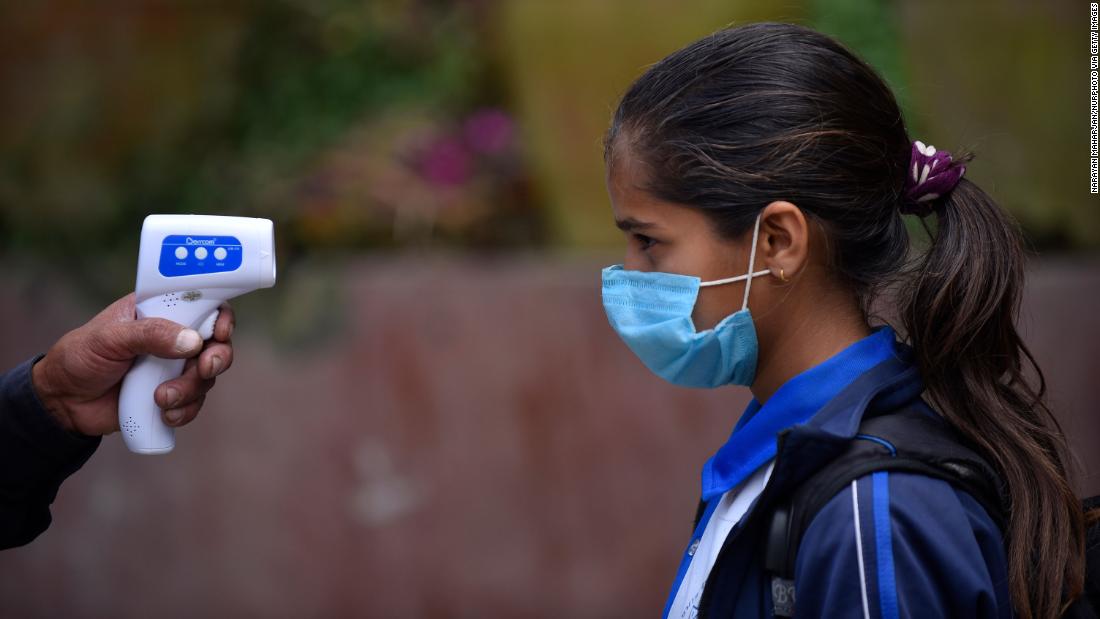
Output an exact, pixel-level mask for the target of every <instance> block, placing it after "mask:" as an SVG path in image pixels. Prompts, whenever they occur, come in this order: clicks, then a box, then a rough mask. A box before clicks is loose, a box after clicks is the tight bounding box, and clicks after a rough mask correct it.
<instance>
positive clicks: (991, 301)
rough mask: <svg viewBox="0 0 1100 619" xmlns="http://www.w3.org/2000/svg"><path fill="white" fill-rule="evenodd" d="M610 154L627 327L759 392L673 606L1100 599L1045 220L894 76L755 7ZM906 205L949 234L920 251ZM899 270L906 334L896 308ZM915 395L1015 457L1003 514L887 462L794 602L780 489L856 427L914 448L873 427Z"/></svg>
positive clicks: (824, 458)
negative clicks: (1029, 237) (1062, 417)
mask: <svg viewBox="0 0 1100 619" xmlns="http://www.w3.org/2000/svg"><path fill="white" fill-rule="evenodd" d="M605 157H606V161H607V183H608V190H609V192H610V196H611V203H612V209H613V211H614V216H615V220H616V223H617V224H618V226H619V228H621V229H622V230H623V231H624V232H625V233H626V235H627V237H628V239H629V247H628V249H627V253H626V258H625V261H624V264H623V265H616V266H613V267H608V268H607V269H605V270H604V273H603V300H604V307H605V309H606V310H607V314H608V317H609V319H610V322H611V324H612V326H613V327H614V329H615V330H616V331H617V332H618V334H619V335H620V336H621V337H622V339H623V340H624V342H625V343H626V344H627V345H628V346H629V347H630V348H631V350H633V351H634V352H635V353H636V354H637V355H638V357H640V359H641V360H642V361H643V362H644V363H645V365H646V366H647V367H648V368H649V369H650V370H651V371H653V372H654V373H655V374H657V375H659V376H661V377H662V378H664V379H666V380H668V381H671V382H673V383H675V384H678V385H684V386H692V387H720V386H723V385H730V384H733V385H744V386H748V387H750V388H751V390H752V394H753V396H754V398H753V400H752V401H751V402H750V404H749V405H748V408H747V409H746V410H745V411H744V412H743V413H742V415H741V417H740V419H739V421H738V422H737V425H736V427H735V428H734V430H733V433H732V435H731V436H730V438H729V440H728V442H727V443H726V444H725V445H723V446H722V447H721V448H720V449H719V450H718V452H717V453H716V454H715V455H714V456H713V457H712V458H711V459H710V460H709V461H708V462H707V463H706V465H705V466H704V469H703V475H702V477H703V479H702V482H703V490H702V503H701V513H700V517H699V519H698V524H697V526H696V528H695V531H694V534H693V536H692V537H691V539H690V541H689V543H688V546H687V549H686V551H685V553H684V556H683V559H682V563H681V565H680V569H679V571H678V573H677V576H676V580H675V583H674V585H673V587H672V590H671V592H670V595H669V599H668V603H667V605H666V608H665V613H664V614H665V616H666V617H671V618H675V619H679V618H687V617H695V616H712V617H714V616H723V617H724V616H736V617H763V616H769V617H770V616H772V615H773V614H777V615H780V614H790V613H791V612H794V613H796V616H806V617H811V616H813V617H817V616H828V617H849V616H850V617H898V616H906V617H939V616H953V617H1009V616H1013V613H1014V612H1015V613H1017V614H1018V615H1019V616H1023V617H1044V618H1045V617H1054V616H1057V615H1059V614H1060V612H1061V610H1062V609H1063V608H1064V606H1065V605H1066V604H1067V602H1068V601H1070V600H1072V599H1073V598H1074V597H1076V596H1077V595H1079V593H1080V592H1081V590H1082V579H1083V570H1084V566H1083V565H1084V564H1083V535H1084V516H1083V513H1082V510H1081V505H1080V502H1079V501H1078V500H1077V498H1076V497H1075V496H1074V493H1073V492H1072V490H1071V488H1070V485H1069V484H1068V482H1067V481H1066V465H1065V460H1064V456H1063V455H1062V454H1064V449H1065V444H1064V438H1063V436H1062V435H1061V433H1060V431H1059V429H1058V427H1057V424H1056V423H1055V422H1054V421H1053V418H1052V417H1051V414H1050V411H1049V410H1048V408H1047V406H1046V405H1045V404H1044V402H1043V391H1044V389H1043V386H1042V385H1043V383H1042V374H1041V372H1039V368H1038V367H1036V366H1035V362H1034V359H1033V358H1032V357H1031V354H1030V353H1029V352H1028V350H1027V348H1026V347H1025V346H1024V343H1023V342H1022V341H1021V339H1020V336H1019V334H1018V333H1017V331H1016V328H1015V326H1014V324H1015V322H1014V321H1015V317H1016V313H1017V309H1018V305H1019V298H1020V289H1021V286H1022V283H1023V282H1022V278H1023V270H1024V266H1025V260H1024V253H1023V251H1022V249H1021V238H1020V233H1019V231H1018V229H1017V225H1016V223H1015V222H1014V221H1013V220H1012V218H1011V217H1010V216H1009V215H1008V213H1006V212H1005V211H1004V210H1002V209H1001V208H1000V207H999V206H998V205H997V204H996V203H995V202H994V201H993V200H992V199H991V198H990V197H989V196H988V195H987V194H986V193H985V192H983V191H982V190H981V189H980V188H979V187H978V186H977V185H975V184H974V183H972V182H971V181H969V180H967V179H966V178H965V177H964V173H965V166H964V165H963V163H965V162H966V161H969V160H970V159H971V158H972V155H970V154H966V155H964V156H959V157H952V156H951V154H950V153H948V152H946V151H944V150H942V149H936V148H935V147H933V146H932V145H930V144H924V143H922V142H921V141H914V140H913V139H912V138H911V136H910V135H909V134H908V133H907V132H906V128H905V124H904V122H903V120H902V117H901V112H900V110H899V109H898V105H897V102H896V101H895V99H894V96H893V94H892V93H891V91H890V90H889V88H888V87H887V85H886V84H885V83H884V82H883V80H882V79H881V78H880V77H879V76H878V75H877V74H876V73H875V71H874V70H873V69H871V68H870V67H869V66H868V65H867V64H866V63H864V62H863V61H861V60H860V59H859V58H857V57H856V56H855V55H854V54H853V53H852V52H850V51H849V50H847V49H845V48H844V47H843V46H842V45H840V44H839V43H838V42H836V41H834V40H833V39H831V38H829V37H827V36H824V35H822V34H820V33H817V32H814V31H812V30H810V29H807V28H804V27H801V26H797V25H792V24H779V23H756V24H751V25H746V26H742V27H738V28H732V29H727V30H723V31H721V32H718V33H716V34H714V35H711V36H708V37H706V38H704V39H702V40H700V41H698V42H696V43H693V44H691V45H689V46H687V47H685V48H684V49H682V50H680V51H678V52H676V53H674V54H672V55H671V56H669V57H667V58H665V59H664V60H662V61H661V62H659V63H657V64H656V65H654V66H653V67H652V68H650V69H649V70H648V71H646V73H645V74H644V75H642V76H641V77H640V78H639V79H638V80H637V81H636V82H635V83H634V84H633V85H632V86H631V87H630V89H629V90H628V91H627V93H626V95H625V96H624V97H623V99H622V101H621V102H620V104H619V106H618V109H617V110H616V112H615V115H614V119H613V121H612V124H611V127H610V130H609V131H608V134H607V137H606V151H605ZM906 217H918V218H920V219H921V223H922V224H923V225H924V227H925V230H928V231H929V235H930V237H931V244H930V246H929V247H928V248H927V250H926V251H924V252H923V254H922V255H918V256H917V257H916V258H915V260H912V261H911V260H909V248H910V242H909V235H908V234H907V231H906V225H905V218H906ZM888 284H898V285H897V286H894V287H893V288H896V289H897V290H896V295H894V296H892V297H891V298H892V299H895V300H896V302H897V314H898V316H899V325H900V327H903V329H899V332H903V333H904V341H899V339H898V333H896V332H895V330H894V328H893V327H891V326H889V325H887V324H884V323H881V321H875V322H878V323H880V324H877V325H875V326H872V325H871V322H872V315H871V313H870V307H871V303H872V301H873V300H875V298H876V295H877V293H879V292H881V291H882V290H883V289H884V288H885V287H886V286H887V285H888ZM1029 365H1030V366H1031V367H1033V368H1034V370H1035V371H1036V374H1037V375H1038V386H1035V384H1033V383H1032V382H1030V381H1029V379H1028V377H1027V375H1026V373H1025V370H1026V369H1027V366H1029ZM901 409H919V410H923V411H926V412H927V413H928V414H927V417H928V418H930V419H931V418H934V419H936V420H937V421H936V423H937V424H938V425H943V426H944V427H946V428H948V429H949V430H950V431H952V432H954V435H955V436H957V437H958V442H959V444H960V445H962V446H964V447H967V448H969V449H971V450H972V451H973V453H976V454H977V455H978V456H977V457H979V458H980V459H982V460H984V461H985V462H987V463H988V464H989V465H990V470H992V471H995V474H994V477H995V479H998V480H999V484H1000V492H1001V495H1002V496H1003V504H1005V505H1009V506H1011V510H1010V511H1009V512H1008V517H1007V518H1006V519H1005V521H1004V523H1003V526H1002V524H1001V523H1000V520H999V519H997V518H995V514H993V513H990V512H991V511H995V510H991V509H987V506H988V503H983V502H980V501H979V500H977V498H976V496H975V495H974V494H973V493H971V492H968V491H967V490H965V489H964V488H962V487H960V485H958V484H952V483H949V482H947V481H944V480H943V479H941V478H937V477H935V476H931V475H923V474H920V473H915V472H892V471H877V472H873V473H868V474H866V475H864V476H862V477H859V478H857V479H854V480H853V481H852V482H851V483H850V484H848V485H847V486H845V487H844V489H843V490H842V491H840V492H839V493H838V494H836V495H835V496H833V497H832V498H831V499H829V500H828V502H827V503H825V504H824V506H823V507H821V509H820V510H819V511H817V512H816V514H815V515H814V516H813V518H812V520H811V521H810V523H809V526H808V527H807V528H806V529H805V531H804V535H803V536H802V540H801V544H800V545H798V547H797V558H796V560H795V563H794V574H793V588H792V592H796V598H795V600H796V601H794V603H793V604H787V603H786V602H784V603H782V604H779V603H777V601H776V599H777V598H776V595H777V594H778V593H782V591H779V592H778V593H777V591H776V590H774V589H773V586H775V583H776V582H777V581H775V580H774V579H771V578H769V577H768V575H767V572H766V569H765V566H764V556H763V555H764V544H763V542H764V539H765V538H766V537H767V531H766V527H767V524H768V522H769V521H768V520H767V519H764V518H753V514H754V508H756V507H759V503H761V501H760V499H761V496H762V495H763V496H767V497H769V502H770V501H771V500H772V498H774V497H783V496H785V495H790V494H791V493H793V492H794V490H795V489H796V488H798V487H799V485H800V484H801V483H803V482H805V480H806V479H807V478H808V477H809V476H810V474H811V473H813V472H814V471H815V470H818V469H820V468H821V467H823V466H825V465H826V464H828V462H829V461H830V459H831V458H833V457H835V456H836V454H837V453H838V452H837V449H838V447H837V446H838V445H841V444H850V443H851V442H852V441H853V440H856V439H860V440H865V441H868V442H870V443H875V444H876V445H878V446H877V447H876V448H877V449H881V450H882V451H883V452H884V453H886V452H889V451H890V450H894V449H895V447H894V446H893V445H892V444H890V442H889V441H886V440H884V439H883V438H881V437H878V436H873V435H867V434H863V433H861V431H860V428H861V427H863V426H862V425H861V424H864V423H866V422H867V421H868V419H869V418H872V417H874V416H881V415H886V414H890V413H891V412H893V411H898V410H901ZM941 419H942V420H945V421H946V424H944V423H940V421H939V420H941ZM777 436H778V437H779V440H777ZM779 582H781V581H779ZM780 606H782V608H781V607H780Z"/></svg>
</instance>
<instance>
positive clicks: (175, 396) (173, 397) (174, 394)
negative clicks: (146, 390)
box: [164, 387, 180, 406]
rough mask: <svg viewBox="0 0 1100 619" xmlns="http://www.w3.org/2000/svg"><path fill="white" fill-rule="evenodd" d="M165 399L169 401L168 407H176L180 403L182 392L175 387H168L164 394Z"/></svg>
mask: <svg viewBox="0 0 1100 619" xmlns="http://www.w3.org/2000/svg"><path fill="white" fill-rule="evenodd" d="M164 399H165V400H167V401H168V406H175V405H177V404H179V403H180V390H179V389H176V388H175V387H168V388H167V389H166V390H165V393H164Z"/></svg>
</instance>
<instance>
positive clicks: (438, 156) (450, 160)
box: [418, 137, 473, 187]
mask: <svg viewBox="0 0 1100 619" xmlns="http://www.w3.org/2000/svg"><path fill="white" fill-rule="evenodd" d="M472 167H473V166H472V162H471V161H470V153H469V151H467V150H466V147H465V146H464V145H463V144H462V142H461V141H459V140H457V139H455V138H450V137H446V138H441V139H438V140H436V141H435V142H433V143H432V144H430V145H429V146H428V148H427V149H426V150H425V151H424V153H423V154H422V155H421V157H420V161H419V165H418V168H419V171H420V174H421V175H422V176H423V177H424V178H426V179H427V180H428V182H430V183H432V184H433V185H438V186H444V187H451V186H455V185H461V184H463V183H465V182H466V181H467V180H468V179H469V178H470V174H471V171H472Z"/></svg>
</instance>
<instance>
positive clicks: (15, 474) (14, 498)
mask: <svg viewBox="0 0 1100 619" xmlns="http://www.w3.org/2000/svg"><path fill="white" fill-rule="evenodd" d="M41 358H42V355H39V356H37V357H35V358H33V359H30V360H28V361H26V362H24V363H22V364H20V365H19V366H17V367H15V368H14V369H12V370H10V371H8V372H5V373H4V374H0V549H2V548H11V547H13V546H22V545H23V544H26V543H28V542H30V541H31V540H33V539H34V538H35V537H37V536H38V535H39V534H40V533H42V532H43V531H45V530H46V528H47V527H48V526H49V525H50V505H51V504H52V503H53V501H54V498H55V497H56V496H57V490H58V488H59V487H60V486H61V482H63V481H64V480H65V478H66V477H68V476H69V475H72V474H73V473H74V472H76V471H77V470H78V469H79V468H80V467H81V466H83V465H84V463H85V462H87V460H88V458H90V457H91V455H92V453H93V452H95V450H96V448H97V447H98V446H99V443H100V437H98V436H96V437H91V436H85V435H82V434H77V433H74V432H69V431H67V430H65V429H64V428H62V427H61V426H60V425H59V424H58V423H57V421H56V420H55V419H54V418H53V416H52V415H50V414H49V412H47V411H46V409H45V408H44V407H43V406H42V402H41V401H40V400H39V399H38V395H37V394H36V393H35V391H34V386H33V385H32V383H31V368H32V367H33V366H34V364H35V363H36V362H37V361H38V360H39V359H41Z"/></svg>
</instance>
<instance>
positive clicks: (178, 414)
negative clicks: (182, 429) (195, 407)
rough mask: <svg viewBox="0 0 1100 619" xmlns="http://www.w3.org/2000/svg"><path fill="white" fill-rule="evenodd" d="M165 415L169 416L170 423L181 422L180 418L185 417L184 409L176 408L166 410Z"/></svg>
mask: <svg viewBox="0 0 1100 619" xmlns="http://www.w3.org/2000/svg"><path fill="white" fill-rule="evenodd" d="M164 416H165V417H167V418H168V422H169V423H173V424H176V423H179V422H180V419H183V410H182V409H179V408H174V409H172V410H170V411H165V413H164Z"/></svg>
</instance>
